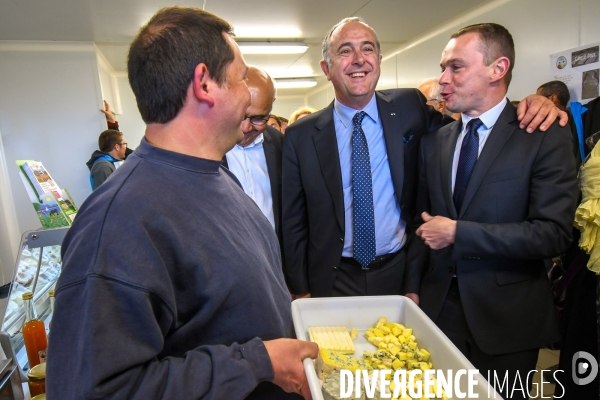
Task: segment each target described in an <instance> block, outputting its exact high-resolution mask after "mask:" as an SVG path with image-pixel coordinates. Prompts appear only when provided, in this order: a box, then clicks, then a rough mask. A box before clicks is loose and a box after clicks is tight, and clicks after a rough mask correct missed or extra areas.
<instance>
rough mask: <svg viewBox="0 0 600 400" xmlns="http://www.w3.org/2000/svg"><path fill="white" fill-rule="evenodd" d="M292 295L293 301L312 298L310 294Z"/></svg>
mask: <svg viewBox="0 0 600 400" xmlns="http://www.w3.org/2000/svg"><path fill="white" fill-rule="evenodd" d="M290 294H291V295H292V300H296V299H309V298H310V293H305V294H294V293H290Z"/></svg>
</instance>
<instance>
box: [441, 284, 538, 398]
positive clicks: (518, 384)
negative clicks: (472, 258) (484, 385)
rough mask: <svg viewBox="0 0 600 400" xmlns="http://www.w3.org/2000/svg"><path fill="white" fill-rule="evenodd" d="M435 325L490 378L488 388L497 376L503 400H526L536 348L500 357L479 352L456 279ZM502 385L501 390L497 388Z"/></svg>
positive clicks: (498, 390)
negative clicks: (505, 379)
mask: <svg viewBox="0 0 600 400" xmlns="http://www.w3.org/2000/svg"><path fill="white" fill-rule="evenodd" d="M436 324H437V325H438V327H439V328H440V329H441V330H442V332H444V334H446V336H448V338H449V339H450V340H451V341H452V343H454V345H455V346H456V347H458V349H459V350H460V351H461V352H462V353H463V354H464V355H465V356H466V357H467V359H469V361H471V363H472V364H473V365H474V366H475V368H477V369H478V370H479V373H481V375H483V377H484V378H486V379H488V377H489V383H490V385H492V386H494V376H496V377H497V382H498V383H496V385H495V389H496V391H497V392H498V393H499V394H500V395H501V396H502V397H503V398H504V399H528V398H529V392H530V391H531V386H532V385H531V383H532V380H533V375H534V372H531V373H530V371H534V370H535V369H536V364H537V359H538V353H539V349H531V350H526V351H521V352H517V353H510V354H499V355H498V354H494V355H492V354H487V353H485V352H484V351H482V350H481V349H480V348H479V347H478V346H477V344H476V343H475V339H474V338H473V335H472V334H471V330H470V329H469V326H468V325H467V320H466V318H465V313H464V310H463V307H462V302H461V300H460V294H459V291H458V284H457V282H456V278H453V279H452V284H451V285H450V289H449V291H448V295H447V296H446V301H445V302H444V306H443V307H442V311H441V312H440V316H439V317H438V319H437V321H436ZM494 373H495V375H494ZM517 373H518V374H519V376H518V377H517ZM505 376H507V377H508V379H507V382H506V384H504V382H503V381H504V378H505ZM528 378H529V379H528ZM501 386H504V388H503V389H500V387H501ZM490 398H492V399H493V398H494V396H493V395H491V397H490Z"/></svg>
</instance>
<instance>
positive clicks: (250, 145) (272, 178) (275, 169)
mask: <svg viewBox="0 0 600 400" xmlns="http://www.w3.org/2000/svg"><path fill="white" fill-rule="evenodd" d="M246 84H247V85H248V89H249V90H250V107H248V109H247V110H246V118H245V119H244V121H243V122H242V132H243V134H244V138H243V139H242V141H241V142H239V143H238V144H236V145H235V146H234V147H233V148H232V149H231V150H229V151H228V152H227V154H226V155H225V157H224V158H223V165H225V167H227V168H228V169H229V170H230V171H231V172H233V174H234V175H235V176H236V178H238V180H239V181H240V183H241V185H242V188H243V189H244V192H246V194H247V195H248V196H250V197H251V198H252V200H254V202H255V203H256V205H257V206H258V208H260V210H261V211H262V212H263V214H264V215H265V217H267V219H268V220H269V222H270V223H271V226H272V227H273V229H275V231H276V232H277V236H278V237H280V222H281V149H282V144H283V135H282V134H281V132H279V131H278V130H277V129H274V128H273V127H270V126H268V124H267V122H268V121H269V118H270V116H271V115H270V114H271V108H272V107H273V102H274V101H275V85H274V84H273V80H272V79H271V77H270V76H269V75H268V74H267V73H266V72H265V71H263V70H262V69H260V68H257V67H253V66H250V67H249V68H248V77H247V81H246Z"/></svg>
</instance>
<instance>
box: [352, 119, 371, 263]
mask: <svg viewBox="0 0 600 400" xmlns="http://www.w3.org/2000/svg"><path fill="white" fill-rule="evenodd" d="M366 115H367V113H366V112H364V111H359V112H357V113H356V114H355V115H354V118H352V122H353V124H354V129H353V131H352V196H353V207H352V223H353V227H354V230H353V236H352V241H353V252H354V259H356V260H357V261H358V262H359V263H361V265H363V266H364V267H366V266H368V265H369V264H370V263H371V261H373V259H374V258H375V255H376V249H377V247H376V244H375V211H374V209H373V181H372V180H371V157H369V146H368V145H367V138H366V137H365V132H364V131H363V129H362V121H363V119H364V118H365V116H366Z"/></svg>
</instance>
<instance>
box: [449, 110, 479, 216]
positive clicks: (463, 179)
mask: <svg viewBox="0 0 600 400" xmlns="http://www.w3.org/2000/svg"><path fill="white" fill-rule="evenodd" d="M481 125H483V122H481V120H480V119H479V118H474V119H472V120H470V121H469V122H468V123H467V134H466V135H465V138H464V139H463V142H462V146H461V147H460V157H459V158H458V169H457V170H456V180H455V181H454V195H453V197H452V199H453V200H454V206H455V207H456V211H458V212H460V208H461V207H462V203H463V200H464V198H465V193H466V192H467V186H468V185H469V179H471V173H473V169H474V168H475V163H477V156H478V155H479V134H478V133H477V130H478V129H479V127H480V126H481Z"/></svg>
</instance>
